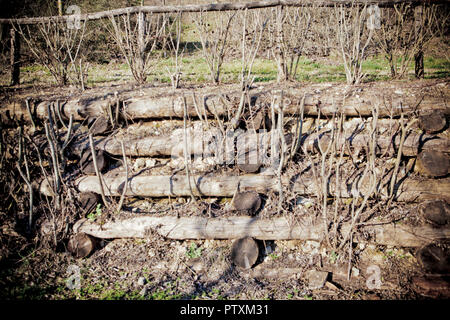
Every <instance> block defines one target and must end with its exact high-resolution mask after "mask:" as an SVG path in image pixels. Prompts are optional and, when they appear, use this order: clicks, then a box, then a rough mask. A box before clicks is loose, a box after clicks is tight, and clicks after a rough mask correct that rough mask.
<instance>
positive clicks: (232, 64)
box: [0, 50, 450, 87]
mask: <svg viewBox="0 0 450 320" xmlns="http://www.w3.org/2000/svg"><path fill="white" fill-rule="evenodd" d="M160 55H161V53H160V52H156V53H155V56H154V60H153V64H152V65H151V66H150V68H149V74H148V78H147V81H148V82H160V83H166V84H170V77H169V73H168V69H169V71H170V72H173V71H174V70H175V59H174V58H173V57H167V58H157V56H160ZM180 62H181V71H182V76H181V80H182V83H192V84H202V83H211V78H210V71H209V68H208V64H207V63H206V60H205V59H204V58H203V56H202V55H201V52H200V51H198V50H197V51H195V52H193V53H191V54H186V55H185V56H183V57H181V59H180ZM424 67H425V78H427V79H430V78H445V77H449V76H450V61H449V60H448V59H445V58H437V57H431V56H426V57H425V59H424ZM241 68H242V65H241V59H240V58H236V59H226V60H225V61H224V63H223V65H222V69H221V77H220V79H221V82H222V83H238V82H239V81H240V72H241ZM362 70H363V72H364V73H366V77H365V79H364V81H385V80H389V78H390V68H389V64H388V62H387V60H386V59H385V58H384V56H382V55H378V56H373V57H370V58H369V59H367V60H366V61H364V62H363V65H362ZM21 73H22V75H21V77H22V83H24V84H51V83H55V81H54V80H53V78H52V76H51V74H50V72H49V71H48V70H47V69H46V68H45V67H44V66H41V65H38V64H31V65H28V66H23V67H22V68H21ZM413 75H414V62H413V61H412V62H411V63H410V65H409V66H408V74H407V75H406V76H405V79H412V78H413ZM8 76H9V74H7V73H5V74H4V75H3V76H2V78H1V79H0V82H1V83H4V84H6V83H8V82H9V77H8ZM252 76H254V77H255V82H269V81H274V80H276V79H277V66H276V63H275V61H273V60H269V59H263V58H257V59H255V62H254V64H253V69H252ZM296 80H297V81H300V82H311V83H320V82H345V81H346V77H345V70H344V66H343V65H342V63H340V57H339V56H335V57H329V59H328V60H323V61H322V60H320V61H316V60H313V59H309V58H306V57H301V58H300V60H299V64H298V67H297V74H296ZM132 81H134V79H133V77H132V73H131V71H130V69H129V67H128V65H127V64H126V63H124V62H121V63H109V64H95V63H91V64H90V65H89V69H88V78H87V85H88V86H89V87H95V86H99V85H102V84H109V83H126V82H132Z"/></svg>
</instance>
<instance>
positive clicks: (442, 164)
mask: <svg viewBox="0 0 450 320" xmlns="http://www.w3.org/2000/svg"><path fill="white" fill-rule="evenodd" d="M449 164H450V159H449V156H448V155H447V154H446V153H443V152H440V151H432V150H427V151H422V152H421V153H420V154H419V156H418V157H417V163H416V171H417V172H418V173H420V174H422V175H424V176H427V177H436V178H437V177H443V176H446V175H447V174H448V172H449Z"/></svg>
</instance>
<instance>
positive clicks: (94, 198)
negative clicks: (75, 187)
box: [79, 192, 100, 213]
mask: <svg viewBox="0 0 450 320" xmlns="http://www.w3.org/2000/svg"><path fill="white" fill-rule="evenodd" d="M79 201H80V207H81V209H82V210H83V212H84V213H89V212H92V210H94V208H95V206H96V205H97V203H98V202H99V201H100V197H99V196H98V194H96V193H93V192H83V193H81V195H80V198H79Z"/></svg>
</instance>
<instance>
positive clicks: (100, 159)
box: [80, 148, 106, 175]
mask: <svg viewBox="0 0 450 320" xmlns="http://www.w3.org/2000/svg"><path fill="white" fill-rule="evenodd" d="M95 152H96V155H95V157H96V159H97V166H98V170H99V171H100V172H101V171H102V170H103V169H104V168H105V165H106V161H105V156H104V153H103V150H96V151H95ZM80 167H81V171H82V172H83V173H84V174H87V175H93V174H95V167H94V161H92V152H91V150H90V149H89V148H87V149H85V150H84V151H83V154H82V155H81V160H80Z"/></svg>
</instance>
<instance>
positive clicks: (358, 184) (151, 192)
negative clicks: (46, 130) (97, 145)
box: [75, 173, 450, 202]
mask: <svg viewBox="0 0 450 320" xmlns="http://www.w3.org/2000/svg"><path fill="white" fill-rule="evenodd" d="M388 178H389V177H387V179H388ZM360 179H361V177H360V176H359V175H354V176H353V179H351V181H350V180H348V181H346V183H343V184H342V185H341V186H340V188H338V187H337V186H336V185H335V183H334V179H332V178H330V180H331V181H330V184H329V186H328V188H329V194H330V196H335V195H336V194H337V191H336V190H338V189H340V193H341V197H342V198H353V197H355V195H358V196H364V195H366V194H367V193H368V192H369V190H370V186H369V185H368V180H369V179H368V178H366V179H365V180H364V181H359V180H360ZM103 180H104V182H105V185H106V190H105V193H106V195H107V196H120V195H121V194H122V190H123V188H124V186H125V185H124V183H125V174H123V173H114V176H108V175H105V176H104V179H103ZM238 184H239V188H240V190H242V191H256V192H258V193H267V192H269V191H277V190H278V179H277V178H276V177H274V176H271V175H264V174H254V175H250V174H249V175H242V176H224V175H222V176H207V175H202V176H200V175H196V176H195V175H194V176H191V183H190V184H189V182H188V180H187V178H186V176H185V175H175V176H173V175H172V176H170V175H167V176H143V175H137V176H134V177H132V178H129V179H128V188H127V192H126V194H125V195H126V196H131V197H169V196H170V197H188V196H190V195H191V189H190V187H189V186H190V185H192V193H193V194H194V195H195V196H206V197H232V196H233V195H234V193H235V192H236V189H237V187H238ZM282 184H283V186H284V187H285V188H287V189H288V190H289V191H290V192H294V193H296V194H297V195H299V196H300V195H306V196H315V195H317V194H318V193H319V189H318V186H317V183H316V181H315V180H314V178H313V177H312V176H311V175H306V174H305V175H300V176H297V177H288V176H283V177H282ZM75 185H76V186H77V187H78V190H79V191H80V192H95V193H98V194H100V192H101V191H100V185H99V182H98V178H97V177H95V176H85V177H81V178H79V179H77V180H76V182H75ZM319 187H321V186H319ZM395 194H396V200H397V201H405V202H414V201H422V200H432V199H450V178H445V179H439V180H434V179H426V180H424V179H421V180H414V179H404V181H402V182H401V183H399V184H398V185H396V187H395ZM369 196H370V195H369ZM379 197H380V198H381V199H388V198H389V192H388V191H387V187H383V188H381V190H380V192H379Z"/></svg>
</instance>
